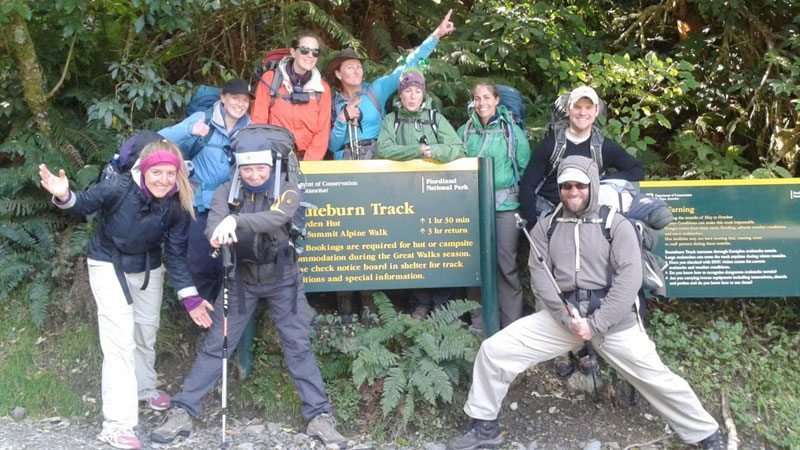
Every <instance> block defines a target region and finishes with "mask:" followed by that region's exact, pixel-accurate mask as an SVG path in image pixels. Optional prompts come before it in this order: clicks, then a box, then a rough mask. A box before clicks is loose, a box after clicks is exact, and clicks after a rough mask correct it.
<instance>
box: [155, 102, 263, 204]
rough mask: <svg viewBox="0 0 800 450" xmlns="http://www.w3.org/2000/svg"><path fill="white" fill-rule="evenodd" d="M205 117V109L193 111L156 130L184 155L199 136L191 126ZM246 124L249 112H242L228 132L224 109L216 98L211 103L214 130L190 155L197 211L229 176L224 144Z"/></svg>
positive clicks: (211, 122) (211, 125) (248, 119)
mask: <svg viewBox="0 0 800 450" xmlns="http://www.w3.org/2000/svg"><path fill="white" fill-rule="evenodd" d="M205 118H206V117H205V113H203V112H196V113H194V114H192V115H191V116H189V117H187V118H186V119H183V121H181V122H180V123H177V124H175V125H173V126H171V127H167V128H164V129H163V130H160V131H159V132H158V134H160V135H161V136H164V137H165V138H167V139H169V140H170V141H172V142H174V143H176V144H178V146H179V147H180V148H181V152H183V154H184V155H186V154H187V153H188V152H189V150H191V148H192V146H193V145H194V143H195V142H197V140H198V139H199V137H198V136H194V135H193V134H192V126H194V124H195V123H197V121H199V120H204V119H205ZM249 124H250V116H249V115H247V114H245V115H244V116H243V117H242V118H241V119H239V121H238V122H236V125H235V126H234V127H233V129H232V130H231V131H230V133H229V132H228V129H227V128H226V127H225V110H224V109H223V108H222V103H221V102H219V101H217V102H216V103H214V106H213V107H212V116H211V121H210V122H209V124H208V126H209V127H211V129H212V130H213V131H212V132H210V133H211V136H210V137H209V138H208V142H207V143H206V145H205V147H203V149H202V150H200V152H199V153H198V154H197V155H195V157H194V158H192V165H193V166H194V175H192V178H191V182H192V185H193V186H194V189H195V193H194V207H195V209H197V211H198V212H203V211H207V210H209V209H210V208H211V197H212V196H213V195H214V190H215V189H217V187H219V186H220V185H221V184H222V183H225V182H226V181H228V180H230V176H231V165H230V163H229V162H228V155H227V154H226V153H225V147H226V146H227V145H229V144H230V143H231V141H233V138H234V137H236V133H238V132H239V130H241V129H242V128H244V127H246V126H247V125H249Z"/></svg>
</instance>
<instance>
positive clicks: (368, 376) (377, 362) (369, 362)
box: [353, 342, 399, 386]
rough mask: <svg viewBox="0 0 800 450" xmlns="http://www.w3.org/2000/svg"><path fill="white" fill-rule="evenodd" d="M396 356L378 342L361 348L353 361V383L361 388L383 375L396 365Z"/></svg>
mask: <svg viewBox="0 0 800 450" xmlns="http://www.w3.org/2000/svg"><path fill="white" fill-rule="evenodd" d="M398 358H399V357H398V356H397V355H396V354H394V353H392V352H390V351H389V350H387V349H386V347H384V346H382V345H381V344H380V343H379V342H372V343H370V344H368V346H367V347H366V348H363V349H362V350H361V351H360V352H359V354H358V356H357V357H356V359H355V360H354V361H353V382H354V383H355V384H356V385H357V386H361V384H363V383H364V382H365V381H369V382H370V383H371V382H372V380H374V379H375V378H376V377H379V376H382V375H384V374H385V373H386V372H387V371H388V370H389V368H390V367H392V366H394V365H395V364H397V360H398Z"/></svg>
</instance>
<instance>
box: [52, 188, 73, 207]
mask: <svg viewBox="0 0 800 450" xmlns="http://www.w3.org/2000/svg"><path fill="white" fill-rule="evenodd" d="M70 200H72V191H69V192H67V199H66V200H64V201H63V202H62V201H61V200H59V199H58V197H56V196H55V195H54V196H53V203H55V204H56V205H66V204H67V203H69V201H70Z"/></svg>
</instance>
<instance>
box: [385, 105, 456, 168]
mask: <svg viewBox="0 0 800 450" xmlns="http://www.w3.org/2000/svg"><path fill="white" fill-rule="evenodd" d="M394 106H395V111H394V112H392V113H390V114H387V115H386V117H385V118H384V119H383V123H382V124H381V134H380V135H379V136H378V155H377V157H378V158H382V159H392V160H395V161H408V160H411V159H419V158H422V150H420V145H421V144H420V138H422V137H423V136H425V137H426V138H427V141H428V145H430V147H431V157H432V158H433V159H435V160H436V161H439V162H443V163H447V162H450V161H453V160H456V159H458V158H463V157H464V156H466V153H465V151H464V144H463V143H462V142H461V139H459V138H458V135H456V130H455V129H453V126H452V125H450V123H449V122H448V121H447V119H445V117H444V116H443V115H441V114H439V113H438V112H437V113H436V114H434V120H435V121H436V128H437V132H436V133H434V132H433V125H432V124H430V119H431V116H430V110H431V108H432V107H431V103H430V99H428V98H426V99H425V101H424V102H423V104H422V107H421V108H420V109H419V110H418V111H415V112H409V111H406V110H405V109H403V107H402V106H401V105H400V101H399V100H397V101H395V102H394ZM395 118H397V120H395ZM396 121H397V124H395V122H396ZM395 125H397V131H396V132H395Z"/></svg>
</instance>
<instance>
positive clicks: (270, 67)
mask: <svg viewBox="0 0 800 450" xmlns="http://www.w3.org/2000/svg"><path fill="white" fill-rule="evenodd" d="M290 52H291V49H288V48H279V49H276V50H271V51H269V52H267V54H266V55H264V59H263V60H261V65H260V66H258V68H256V72H255V76H256V78H257V79H258V82H259V83H264V86H266V87H267V89H269V106H270V108H271V107H272V105H274V104H275V99H276V98H280V99H283V100H286V101H287V102H292V103H308V100H309V96H308V92H289V93H288V94H281V93H280V88H281V84H282V83H283V73H282V72H281V71H280V70H278V64H279V63H280V62H281V61H283V59H284V58H287V57H289V56H290V55H291V53H290ZM270 71H272V73H273V75H272V82H271V83H270V84H267V83H266V82H265V81H264V74H265V73H267V72H270ZM315 96H316V97H317V102H319V100H320V98H322V93H320V92H315Z"/></svg>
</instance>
